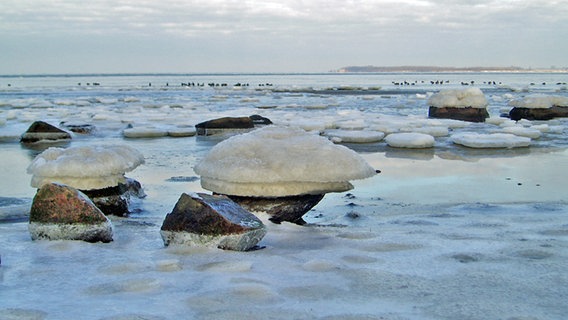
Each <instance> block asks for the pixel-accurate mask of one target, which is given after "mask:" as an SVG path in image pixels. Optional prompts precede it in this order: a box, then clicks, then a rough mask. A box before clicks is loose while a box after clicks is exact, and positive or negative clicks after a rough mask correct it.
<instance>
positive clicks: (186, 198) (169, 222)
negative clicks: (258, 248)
mask: <svg viewBox="0 0 568 320" xmlns="http://www.w3.org/2000/svg"><path fill="white" fill-rule="evenodd" d="M265 234H266V227H265V226H264V224H263V223H262V221H260V220H259V219H258V218H257V217H255V216H254V215H253V214H251V213H250V212H248V211H246V210H244V209H243V208H242V207H240V206H239V205H238V204H236V203H235V202H233V201H232V200H231V199H229V198H228V197H225V196H219V195H207V194H203V193H198V194H196V195H193V196H190V195H188V194H186V193H183V194H182V195H181V197H180V198H179V200H178V202H177V203H176V205H175V207H174V209H173V210H172V212H171V213H168V214H167V215H166V218H165V219H164V222H163V224H162V228H161V235H162V239H163V240H164V244H165V245H166V246H168V245H170V244H181V245H188V246H205V247H217V248H221V249H227V250H237V251H246V250H249V249H251V248H252V247H254V246H255V245H256V244H257V243H258V242H259V241H260V240H261V239H262V238H263V237H264V235H265Z"/></svg>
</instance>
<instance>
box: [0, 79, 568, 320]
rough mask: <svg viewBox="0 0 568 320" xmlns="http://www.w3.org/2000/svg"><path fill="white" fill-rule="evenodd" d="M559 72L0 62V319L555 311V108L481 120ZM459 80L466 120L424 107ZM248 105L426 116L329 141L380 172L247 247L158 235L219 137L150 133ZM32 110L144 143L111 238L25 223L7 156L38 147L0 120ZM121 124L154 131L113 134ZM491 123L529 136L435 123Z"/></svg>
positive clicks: (24, 189)
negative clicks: (496, 138)
mask: <svg viewBox="0 0 568 320" xmlns="http://www.w3.org/2000/svg"><path fill="white" fill-rule="evenodd" d="M566 82H568V74H561V73H450V74H436V73H422V74H411V73H404V74H396V73H390V74H335V73H330V74H186V75H180V74H171V75H152V74H149V75H57V76H44V75H42V76H0V164H1V165H0V219H1V220H0V257H1V262H0V319H3V320H4V319H121V320H122V319H131V320H134V319H392V320H399V319H507V320H513V319H514V320H521V319H522V320H528V319H531V320H534V319H539V320H545V319H566V318H567V317H568V304H566V301H568V271H567V266H568V182H567V181H568V139H567V138H568V119H555V120H550V121H546V122H545V121H525V120H523V121H520V122H519V123H515V122H512V121H509V120H508V119H506V118H502V117H500V115H501V114H504V113H507V112H508V110H509V109H510V108H511V107H510V106H509V102H510V101H512V100H515V99H521V98H523V97H526V96H529V95H534V94H540V95H560V96H568V90H567V85H566ZM182 83H183V84H184V85H182ZM466 83H467V85H468V86H467V87H471V86H474V87H477V88H480V89H481V90H482V91H483V92H484V94H485V95H486V97H487V99H488V101H489V106H488V111H489V113H490V116H491V118H490V119H488V121H487V122H486V123H483V124H473V123H466V122H461V121H446V120H440V119H428V118H427V114H428V105H427V99H428V97H429V96H431V95H432V94H434V93H436V92H438V91H439V90H442V89H450V88H452V89H460V88H465V87H466V86H465V84H466ZM187 84H189V85H187ZM201 84H203V86H200V85H201ZM209 84H212V86H210V85H209ZM253 114H259V115H262V116H264V117H268V118H269V119H271V120H272V121H273V122H274V123H275V124H278V125H287V126H299V127H301V128H304V129H306V130H309V131H312V132H314V134H318V133H320V132H325V131H326V130H330V129H341V130H349V131H356V132H359V133H360V132H379V131H380V132H384V133H385V134H390V133H396V132H426V133H430V134H433V135H435V136H436V137H435V145H434V147H433V148H427V149H404V148H392V147H389V146H387V145H386V143H385V142H384V140H382V141H378V142H372V143H345V145H347V146H348V147H350V148H352V149H354V150H355V151H357V152H358V153H360V154H361V155H362V156H363V157H364V158H365V159H366V160H367V161H368V162H369V163H370V164H371V165H372V166H373V167H374V168H376V169H378V170H381V173H380V174H378V175H376V176H374V177H372V178H369V179H365V180H358V181H354V182H353V185H354V189H353V190H351V191H349V192H344V193H332V194H327V195H326V196H325V197H324V199H323V200H322V201H321V202H320V203H319V204H318V205H317V206H316V207H314V209H313V210H311V211H310V212H309V213H308V214H306V215H305V220H306V221H307V222H308V225H305V226H298V225H294V224H289V223H282V224H279V225H277V224H273V223H271V222H269V221H268V220H267V217H265V216H263V215H260V218H261V219H263V220H264V221H265V223H266V225H267V227H268V234H267V235H266V236H265V238H264V239H263V240H262V241H261V242H260V243H259V245H260V246H261V247H262V249H260V250H255V251H250V252H231V251H223V250H219V249H203V248H180V247H164V245H163V242H162V239H161V237H160V234H159V229H160V226H161V223H162V221H163V219H164V217H165V215H166V214H167V213H169V212H170V211H171V210H172V208H173V206H174V204H175V203H176V201H177V199H178V198H179V196H180V195H181V193H183V192H188V193H189V192H207V191H206V190H203V189H202V188H201V187H200V183H199V179H198V177H197V176H196V174H195V173H194V172H193V167H194V166H195V164H196V163H197V162H198V161H199V160H200V159H201V158H202V157H203V156H204V155H205V154H206V153H207V151H208V150H209V149H210V148H211V147H213V146H214V145H215V144H216V143H218V142H219V141H221V140H222V139H224V138H226V137H225V136H214V137H213V136H211V137H202V136H199V137H195V136H192V137H178V138H174V137H170V136H165V134H166V133H167V132H168V131H172V130H182V131H183V130H188V128H192V127H193V126H194V125H195V124H197V123H199V122H202V121H205V120H209V119H213V118H218V117H222V116H250V115H253ZM36 120H44V121H47V122H50V123H52V124H54V125H59V124H60V123H62V122H65V123H67V124H90V125H94V126H95V127H96V131H95V132H94V133H92V134H90V135H80V134H74V135H73V139H72V141H71V142H70V143H69V144H67V145H64V146H81V145H92V144H101V143H104V144H127V145H129V146H132V147H134V148H136V149H138V150H139V151H141V152H142V153H143V154H144V156H145V159H146V163H145V164H144V165H142V166H140V167H138V168H137V169H135V170H134V171H133V172H130V173H128V174H127V176H129V177H132V178H134V179H136V180H138V181H140V182H141V183H142V185H143V187H144V190H145V192H146V193H147V197H146V198H144V199H140V200H135V201H133V203H132V205H131V209H132V214H131V215H130V216H129V217H126V218H117V217H110V218H111V220H112V222H113V224H114V241H113V242H111V243H107V244H102V243H95V244H91V243H86V242H77V241H32V240H31V239H30V235H29V232H28V229H27V218H26V213H27V210H28V208H29V205H30V203H31V199H32V198H33V196H34V194H35V191H36V190H35V189H34V188H32V187H30V180H31V176H30V175H28V174H27V173H26V168H27V166H28V165H29V164H30V162H31V161H32V160H33V158H34V157H35V156H36V155H37V154H38V153H39V152H41V151H42V150H43V149H44V148H45V146H40V147H37V148H28V147H24V146H21V145H20V143H19V137H20V135H21V134H22V133H23V132H25V130H27V128H28V127H29V125H30V124H31V123H32V122H33V121H36ZM127 127H132V128H137V129H140V130H141V131H142V132H144V131H147V132H150V130H151V131H152V132H163V133H164V136H162V137H153V138H125V137H124V135H123V130H124V129H125V128H127ZM508 127H522V128H532V129H534V130H538V131H540V132H541V135H540V137H539V138H536V139H532V141H531V146H530V147H526V148H513V149H507V148H503V149H471V148H467V147H463V146H459V145H456V144H454V143H452V140H451V136H452V135H454V134H458V133H496V132H504V131H505V130H506V128H508ZM330 161H333V159H330Z"/></svg>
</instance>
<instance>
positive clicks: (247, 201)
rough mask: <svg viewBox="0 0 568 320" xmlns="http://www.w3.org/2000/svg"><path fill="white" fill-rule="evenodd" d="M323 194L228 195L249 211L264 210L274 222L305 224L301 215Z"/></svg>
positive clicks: (318, 200)
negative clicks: (284, 195)
mask: <svg viewBox="0 0 568 320" xmlns="http://www.w3.org/2000/svg"><path fill="white" fill-rule="evenodd" d="M324 196H325V194H316V195H311V194H308V195H300V196H288V197H277V198H261V197H239V196H228V197H229V198H231V200H233V201H235V202H236V203H238V204H239V205H240V206H241V207H243V208H244V209H246V210H248V211H250V212H265V213H267V214H268V215H270V218H269V220H270V221H272V222H274V223H281V222H282V221H288V222H292V223H295V224H298V225H304V224H306V221H304V219H302V216H303V215H304V214H305V213H306V212H308V211H310V210H311V209H312V208H313V207H315V205H317V204H318V203H319V202H320V201H321V199H323V197H324Z"/></svg>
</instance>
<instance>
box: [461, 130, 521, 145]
mask: <svg viewBox="0 0 568 320" xmlns="http://www.w3.org/2000/svg"><path fill="white" fill-rule="evenodd" d="M451 140H452V141H453V142H454V143H456V144H460V145H463V146H465V147H470V148H518V147H528V146H529V145H530V144H531V139H530V138H527V137H519V136H517V135H514V134H511V133H490V134H483V133H475V132H469V133H459V134H455V135H452V136H451Z"/></svg>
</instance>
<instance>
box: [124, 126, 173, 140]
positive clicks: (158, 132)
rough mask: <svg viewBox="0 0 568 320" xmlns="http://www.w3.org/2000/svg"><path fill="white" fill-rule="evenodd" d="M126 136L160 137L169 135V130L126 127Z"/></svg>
mask: <svg viewBox="0 0 568 320" xmlns="http://www.w3.org/2000/svg"><path fill="white" fill-rule="evenodd" d="M122 134H123V135H124V137H126V138H159V137H165V136H167V135H168V131H166V130H162V129H158V128H154V127H146V128H145V127H135V128H128V129H124V131H123V132H122Z"/></svg>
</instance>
